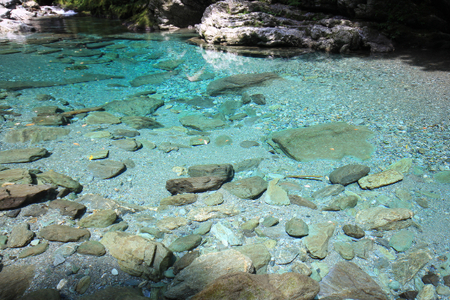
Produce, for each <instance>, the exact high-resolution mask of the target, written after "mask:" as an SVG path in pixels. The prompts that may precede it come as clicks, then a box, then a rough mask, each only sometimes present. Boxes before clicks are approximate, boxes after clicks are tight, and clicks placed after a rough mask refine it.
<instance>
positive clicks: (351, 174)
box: [329, 165, 370, 185]
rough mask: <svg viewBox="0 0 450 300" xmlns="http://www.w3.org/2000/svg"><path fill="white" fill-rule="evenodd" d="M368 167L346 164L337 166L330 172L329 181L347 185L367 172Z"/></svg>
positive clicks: (368, 170)
mask: <svg viewBox="0 0 450 300" xmlns="http://www.w3.org/2000/svg"><path fill="white" fill-rule="evenodd" d="M369 172H370V168H369V167H368V166H364V165H346V166H343V167H340V168H337V169H336V170H334V171H333V172H331V173H330V176H329V177H330V181H331V183H333V184H342V185H348V184H350V183H353V182H356V181H358V180H359V179H360V178H361V177H364V176H366V175H367V174H369Z"/></svg>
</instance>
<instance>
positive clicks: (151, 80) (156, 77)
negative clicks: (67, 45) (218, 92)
mask: <svg viewBox="0 0 450 300" xmlns="http://www.w3.org/2000/svg"><path fill="white" fill-rule="evenodd" d="M178 73H179V71H170V72H157V73H152V74H148V75H142V76H138V77H136V78H134V79H133V80H132V81H130V85H131V86H132V87H139V86H141V85H147V84H160V83H163V82H164V81H166V80H168V79H170V78H172V77H173V76H176V75H178ZM0 83H1V82H0ZM0 86H1V85H0Z"/></svg>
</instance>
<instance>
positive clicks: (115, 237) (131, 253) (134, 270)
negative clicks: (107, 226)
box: [100, 231, 173, 281]
mask: <svg viewBox="0 0 450 300" xmlns="http://www.w3.org/2000/svg"><path fill="white" fill-rule="evenodd" d="M100 242H101V243H102V244H103V245H104V246H105V247H106V249H107V250H108V252H109V254H111V255H112V256H113V257H115V258H116V259H117V260H118V263H119V266H120V269H121V270H122V271H124V272H126V273H128V274H130V275H132V276H138V277H143V278H146V279H151V280H153V281H158V280H159V279H161V276H162V273H164V272H165V271H166V270H167V268H168V267H169V265H170V263H171V260H172V256H173V254H172V251H170V250H169V249H167V248H166V247H165V246H164V245H163V244H161V243H158V242H154V241H150V240H147V239H145V238H143V237H140V236H137V235H132V234H129V233H125V232H120V231H114V232H107V233H106V234H105V235H104V236H103V238H102V239H101V241H100Z"/></svg>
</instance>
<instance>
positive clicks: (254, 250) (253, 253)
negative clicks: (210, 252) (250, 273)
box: [233, 243, 272, 274]
mask: <svg viewBox="0 0 450 300" xmlns="http://www.w3.org/2000/svg"><path fill="white" fill-rule="evenodd" d="M233 249H235V250H237V251H239V252H241V253H242V254H244V255H246V256H248V257H249V258H250V259H251V260H252V263H253V266H254V267H255V270H256V273H257V274H261V273H262V272H263V271H264V270H265V268H266V267H267V265H268V264H269V262H270V259H271V258H272V256H271V255H270V252H269V250H267V247H266V246H265V245H264V244H262V243H260V244H249V245H244V246H239V247H236V248H233Z"/></svg>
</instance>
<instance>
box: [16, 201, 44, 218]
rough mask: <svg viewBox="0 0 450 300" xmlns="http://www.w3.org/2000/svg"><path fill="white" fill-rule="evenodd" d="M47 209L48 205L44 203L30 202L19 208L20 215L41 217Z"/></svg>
mask: <svg viewBox="0 0 450 300" xmlns="http://www.w3.org/2000/svg"><path fill="white" fill-rule="evenodd" d="M47 211H48V206H47V205H45V204H31V205H28V206H26V207H24V208H22V210H21V216H22V217H35V218H37V217H41V216H43V215H45V214H46V213H47Z"/></svg>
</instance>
